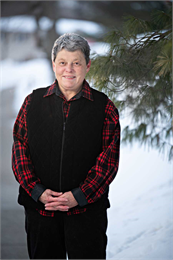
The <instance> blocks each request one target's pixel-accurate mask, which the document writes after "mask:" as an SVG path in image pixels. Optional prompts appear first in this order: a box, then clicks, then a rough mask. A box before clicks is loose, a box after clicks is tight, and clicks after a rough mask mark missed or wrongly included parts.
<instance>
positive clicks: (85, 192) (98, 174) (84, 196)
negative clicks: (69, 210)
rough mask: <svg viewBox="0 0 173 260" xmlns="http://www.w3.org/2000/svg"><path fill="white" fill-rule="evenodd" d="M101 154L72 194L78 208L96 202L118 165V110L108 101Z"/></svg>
mask: <svg viewBox="0 0 173 260" xmlns="http://www.w3.org/2000/svg"><path fill="white" fill-rule="evenodd" d="M105 115H106V116H105V121H104V127H103V145H102V153H101V154H100V155H99V156H98V157H97V159H96V164H95V165H94V166H93V167H92V168H91V169H90V171H89V172H88V175H87V177H86V179H85V181H84V182H83V183H82V184H81V185H80V187H79V188H76V189H74V190H72V193H73V195H74V197H75V199H76V200H77V202H78V204H79V205H80V206H85V205H87V204H88V203H93V202H95V201H97V200H98V199H99V198H100V197H101V196H102V195H103V194H104V193H105V192H106V191H107V190H108V186H109V184H110V183H111V182H112V181H113V179H114V178H115V176H116V174H117V171H118V165H119V149H120V123H119V114H118V110H117V108H116V107H115V105H114V104H113V102H112V101H111V100H110V99H108V101H107V105H106V108H105Z"/></svg>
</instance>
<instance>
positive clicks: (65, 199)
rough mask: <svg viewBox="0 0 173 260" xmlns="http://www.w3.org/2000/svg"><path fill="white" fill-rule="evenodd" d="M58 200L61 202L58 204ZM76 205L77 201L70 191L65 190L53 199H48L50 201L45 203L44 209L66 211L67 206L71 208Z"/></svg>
mask: <svg viewBox="0 0 173 260" xmlns="http://www.w3.org/2000/svg"><path fill="white" fill-rule="evenodd" d="M60 201H61V204H59V202H60ZM77 205H78V203H77V201H76V200H75V198H74V196H73V194H72V192H71V191H68V192H65V193H63V194H62V195H60V196H59V197H58V198H56V199H55V200H54V201H50V202H48V203H46V205H45V209H46V210H60V211H67V210H68V209H69V208H73V207H75V206H77ZM62 209H63V210H62ZM65 209H66V210H65Z"/></svg>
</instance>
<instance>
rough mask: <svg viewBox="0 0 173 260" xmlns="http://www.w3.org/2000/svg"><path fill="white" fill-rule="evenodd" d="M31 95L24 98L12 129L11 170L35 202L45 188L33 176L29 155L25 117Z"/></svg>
mask: <svg viewBox="0 0 173 260" xmlns="http://www.w3.org/2000/svg"><path fill="white" fill-rule="evenodd" d="M31 99H32V94H30V95H29V96H27V97H26V99H25V101H24V103H23V105H22V107H21V109H20V111H19V114H18V116H17V118H16V121H15V124H14V128H13V139H14V142H13V148H12V169H13V172H14V175H15V178H16V180H17V181H18V182H19V184H20V185H21V186H22V188H23V189H24V190H25V191H26V192H27V193H28V194H29V195H30V196H31V197H32V198H33V199H34V200H35V201H37V200H38V198H39V197H40V195H41V194H42V193H43V192H44V190H45V187H44V186H43V185H42V184H41V183H40V180H39V179H38V178H37V177H36V176H35V174H34V167H33V164H32V161H31V158H30V154H29V147H28V136H27V121H26V115H27V111H28V109H29V106H30V103H31Z"/></svg>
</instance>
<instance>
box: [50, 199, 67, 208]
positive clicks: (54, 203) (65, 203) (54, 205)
mask: <svg viewBox="0 0 173 260" xmlns="http://www.w3.org/2000/svg"><path fill="white" fill-rule="evenodd" d="M60 205H63V206H67V201H57V200H56V201H50V202H47V203H45V207H57V206H60Z"/></svg>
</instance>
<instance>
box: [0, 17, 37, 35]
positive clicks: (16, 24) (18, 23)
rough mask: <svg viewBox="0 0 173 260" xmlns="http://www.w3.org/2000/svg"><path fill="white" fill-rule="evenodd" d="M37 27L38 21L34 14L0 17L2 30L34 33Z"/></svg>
mask: <svg viewBox="0 0 173 260" xmlns="http://www.w3.org/2000/svg"><path fill="white" fill-rule="evenodd" d="M36 29H37V23H36V20H35V18H34V17H33V16H29V15H25V16H22V15H18V16H12V17H3V18H1V19H0V30H1V31H6V32H23V33H32V32H35V31H36Z"/></svg>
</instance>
